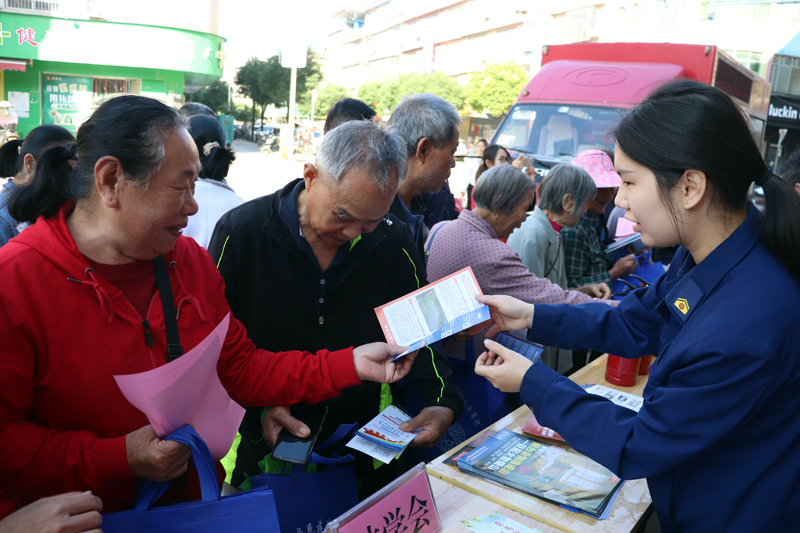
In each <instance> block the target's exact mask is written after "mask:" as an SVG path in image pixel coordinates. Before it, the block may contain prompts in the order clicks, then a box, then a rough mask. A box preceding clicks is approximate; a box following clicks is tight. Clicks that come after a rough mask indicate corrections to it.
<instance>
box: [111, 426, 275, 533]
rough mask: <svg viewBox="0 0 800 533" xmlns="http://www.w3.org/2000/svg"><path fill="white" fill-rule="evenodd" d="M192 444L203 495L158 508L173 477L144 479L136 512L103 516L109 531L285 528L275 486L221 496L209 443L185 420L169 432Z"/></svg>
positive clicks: (206, 532) (200, 532)
mask: <svg viewBox="0 0 800 533" xmlns="http://www.w3.org/2000/svg"><path fill="white" fill-rule="evenodd" d="M166 440H174V441H175V442H180V443H182V444H186V445H188V446H189V449H190V450H191V452H192V459H194V464H195V466H196V468H197V474H198V477H199V478H200V490H201V494H202V500H201V501H196V502H187V503H180V504H177V505H172V506H170V507H158V508H156V509H153V508H152V507H153V503H154V502H155V501H156V500H158V498H159V497H161V495H162V494H164V491H166V490H167V488H168V487H169V485H170V482H166V483H157V482H155V481H149V480H143V481H142V483H141V484H140V485H139V494H138V495H137V497H136V508H135V509H134V510H133V511H123V512H120V513H111V514H107V515H104V516H103V526H102V528H103V531H104V532H105V533H123V532H129V531H131V532H133V531H144V532H147V533H212V532H214V533H217V532H219V531H236V532H237V533H250V532H256V531H259V532H260V531H264V532H267V531H269V532H274V531H280V526H279V525H278V511H277V507H276V505H275V497H274V496H273V493H272V490H270V489H268V488H262V489H259V490H251V491H248V492H241V493H237V494H232V495H230V496H225V497H220V490H219V486H218V485H217V473H216V469H215V468H214V460H213V459H212V458H211V453H210V452H209V451H208V446H206V443H205V442H203V439H201V438H200V436H199V435H198V434H197V432H196V431H195V430H194V428H193V427H192V426H189V425H185V426H183V427H181V428H180V429H178V430H176V431H174V432H172V433H170V434H169V435H167V437H166Z"/></svg>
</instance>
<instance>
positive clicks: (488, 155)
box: [475, 144, 508, 184]
mask: <svg viewBox="0 0 800 533" xmlns="http://www.w3.org/2000/svg"><path fill="white" fill-rule="evenodd" d="M500 150H503V151H505V153H508V150H506V149H505V148H503V147H502V146H500V145H499V144H490V145H489V146H487V147H486V148H484V149H483V155H482V156H481V164H480V166H479V167H478V170H477V172H475V183H476V184H477V183H478V178H480V177H481V174H483V173H484V172H486V171H487V170H489V168H490V167H489V166H487V165H486V162H487V161H492V162H494V160H495V158H496V157H497V152H499V151H500Z"/></svg>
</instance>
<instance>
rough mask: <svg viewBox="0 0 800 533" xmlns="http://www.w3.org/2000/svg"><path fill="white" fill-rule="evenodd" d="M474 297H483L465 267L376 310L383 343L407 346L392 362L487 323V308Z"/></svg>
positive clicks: (469, 269)
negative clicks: (383, 338)
mask: <svg viewBox="0 0 800 533" xmlns="http://www.w3.org/2000/svg"><path fill="white" fill-rule="evenodd" d="M476 294H483V293H482V292H481V288H480V287H479V286H478V280H476V279H475V274H474V273H473V272H472V268H470V267H467V268H464V269H462V270H459V271H458V272H455V273H453V274H450V275H449V276H447V277H445V278H442V279H440V280H438V281H436V282H434V283H431V284H430V285H426V286H425V287H422V288H421V289H418V290H416V291H414V292H412V293H410V294H407V295H405V296H403V297H402V298H398V299H397V300H394V301H393V302H389V303H388V304H386V305H382V306H380V307H376V308H375V314H377V315H378V321H380V323H381V329H383V334H384V335H385V336H386V341H387V342H388V343H389V344H394V345H397V346H409V349H408V350H406V351H405V352H404V353H402V354H400V355H398V356H396V357H395V359H398V358H400V357H403V356H404V355H406V354H407V353H410V352H413V351H414V350H418V349H420V348H423V347H425V346H428V345H429V344H432V343H434V342H436V341H438V340H441V339H444V338H446V337H449V336H450V335H454V334H456V333H458V332H460V331H464V330H465V329H468V328H470V327H472V326H474V325H476V324H480V323H481V322H485V321H486V320H489V307H488V306H485V305H482V304H480V303H479V302H478V301H477V300H476V299H475V295H476Z"/></svg>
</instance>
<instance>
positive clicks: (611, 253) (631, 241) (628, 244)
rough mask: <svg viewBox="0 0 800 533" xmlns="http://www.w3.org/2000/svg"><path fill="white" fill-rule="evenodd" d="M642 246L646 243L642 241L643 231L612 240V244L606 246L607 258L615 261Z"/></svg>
mask: <svg viewBox="0 0 800 533" xmlns="http://www.w3.org/2000/svg"><path fill="white" fill-rule="evenodd" d="M642 246H644V244H643V243H642V234H641V233H634V234H633V235H628V236H627V237H625V238H624V239H620V240H618V241H615V242H612V243H611V244H609V245H608V246H606V249H605V253H606V259H608V260H609V261H611V262H612V263H614V262H616V261H617V259H619V258H620V257H622V256H624V255H625V254H629V253H633V252H635V251H636V250H638V249H639V248H641V247H642Z"/></svg>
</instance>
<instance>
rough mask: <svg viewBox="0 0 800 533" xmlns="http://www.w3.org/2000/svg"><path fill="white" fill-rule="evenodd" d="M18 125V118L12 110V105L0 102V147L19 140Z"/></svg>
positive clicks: (15, 111)
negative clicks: (0, 128) (0, 129)
mask: <svg viewBox="0 0 800 533" xmlns="http://www.w3.org/2000/svg"><path fill="white" fill-rule="evenodd" d="M18 123H19V118H18V117H17V110H16V109H15V108H14V104H12V103H11V102H6V101H0V127H2V133H0V145H3V144H5V143H7V142H8V141H11V140H15V139H19V133H18V132H17V124H18Z"/></svg>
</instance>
